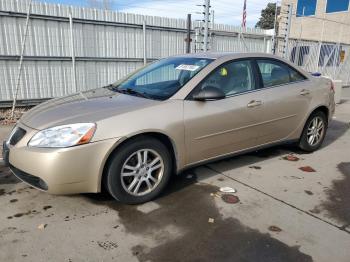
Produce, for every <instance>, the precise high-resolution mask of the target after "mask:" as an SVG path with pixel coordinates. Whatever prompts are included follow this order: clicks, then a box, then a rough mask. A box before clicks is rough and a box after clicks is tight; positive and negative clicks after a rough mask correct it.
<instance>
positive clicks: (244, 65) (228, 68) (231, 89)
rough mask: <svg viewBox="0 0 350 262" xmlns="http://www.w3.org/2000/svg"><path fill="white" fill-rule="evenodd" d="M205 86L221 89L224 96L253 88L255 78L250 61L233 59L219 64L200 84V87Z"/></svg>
mask: <svg viewBox="0 0 350 262" xmlns="http://www.w3.org/2000/svg"><path fill="white" fill-rule="evenodd" d="M207 86H212V87H216V88H219V89H221V90H222V91H223V92H224V94H225V95H226V96H230V95H235V94H238V93H242V92H246V91H250V90H253V89H254V88H255V78H254V73H253V67H252V63H251V61H249V60H241V61H234V62H229V63H226V64H224V65H221V66H219V67H218V68H216V69H215V70H214V71H213V72H212V73H211V74H210V75H209V76H208V77H207V78H206V79H205V80H204V81H203V82H202V83H201V84H200V88H201V89H203V88H205V87H207Z"/></svg>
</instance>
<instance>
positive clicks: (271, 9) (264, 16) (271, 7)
mask: <svg viewBox="0 0 350 262" xmlns="http://www.w3.org/2000/svg"><path fill="white" fill-rule="evenodd" d="M280 11H281V7H279V6H278V7H277V15H279V14H280ZM275 12H276V3H268V4H267V6H266V8H265V9H263V10H261V17H260V19H259V21H258V22H257V23H256V25H255V27H257V28H261V29H273V28H274V25H275Z"/></svg>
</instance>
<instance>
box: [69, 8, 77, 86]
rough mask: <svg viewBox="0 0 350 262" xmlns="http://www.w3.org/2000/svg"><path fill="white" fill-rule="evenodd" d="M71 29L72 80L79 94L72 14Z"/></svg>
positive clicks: (70, 18)
mask: <svg viewBox="0 0 350 262" xmlns="http://www.w3.org/2000/svg"><path fill="white" fill-rule="evenodd" d="M69 28H70V50H71V56H72V78H73V87H74V90H75V92H78V88H77V76H76V69H75V53H74V34H73V18H72V13H71V12H69Z"/></svg>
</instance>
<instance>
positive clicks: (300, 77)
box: [289, 68, 306, 82]
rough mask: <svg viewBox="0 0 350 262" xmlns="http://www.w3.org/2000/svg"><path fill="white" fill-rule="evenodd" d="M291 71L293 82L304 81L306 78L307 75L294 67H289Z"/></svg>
mask: <svg viewBox="0 0 350 262" xmlns="http://www.w3.org/2000/svg"><path fill="white" fill-rule="evenodd" d="M289 71H290V79H291V80H292V82H297V81H302V80H305V79H306V78H305V76H303V75H302V74H300V73H299V72H298V71H295V70H294V69H293V68H289Z"/></svg>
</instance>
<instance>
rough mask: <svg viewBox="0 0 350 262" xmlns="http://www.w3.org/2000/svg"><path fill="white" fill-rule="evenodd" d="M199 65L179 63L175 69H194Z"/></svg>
mask: <svg viewBox="0 0 350 262" xmlns="http://www.w3.org/2000/svg"><path fill="white" fill-rule="evenodd" d="M199 67H200V66H197V65H183V64H182V65H179V66H178V67H176V68H175V69H177V70H186V71H196V70H197V69H198V68H199Z"/></svg>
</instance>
